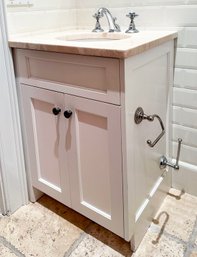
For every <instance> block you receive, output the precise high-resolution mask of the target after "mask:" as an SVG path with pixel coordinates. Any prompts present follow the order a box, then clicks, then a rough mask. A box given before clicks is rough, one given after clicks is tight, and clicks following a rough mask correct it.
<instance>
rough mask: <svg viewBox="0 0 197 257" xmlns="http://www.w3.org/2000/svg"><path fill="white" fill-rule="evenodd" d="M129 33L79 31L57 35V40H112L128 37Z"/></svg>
mask: <svg viewBox="0 0 197 257" xmlns="http://www.w3.org/2000/svg"><path fill="white" fill-rule="evenodd" d="M129 37H130V35H126V34H123V33H107V32H103V33H95V32H92V33H91V32H89V33H80V34H68V35H64V36H61V37H57V38H56V39H58V40H63V41H73V42H102V41H104V42H107V41H112V40H122V39H127V38H129Z"/></svg>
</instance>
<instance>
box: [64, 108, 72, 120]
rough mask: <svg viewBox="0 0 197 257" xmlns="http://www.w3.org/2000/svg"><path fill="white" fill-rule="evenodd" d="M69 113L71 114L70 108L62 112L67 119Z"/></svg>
mask: <svg viewBox="0 0 197 257" xmlns="http://www.w3.org/2000/svg"><path fill="white" fill-rule="evenodd" d="M71 115H72V111H71V110H66V111H65V112H64V117H65V118H66V119H69V118H70V116H71Z"/></svg>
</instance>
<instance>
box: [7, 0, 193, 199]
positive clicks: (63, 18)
mask: <svg viewBox="0 0 197 257" xmlns="http://www.w3.org/2000/svg"><path fill="white" fill-rule="evenodd" d="M34 3H35V4H34V6H32V7H22V8H19V7H13V8H10V7H9V8H8V9H7V10H8V21H9V31H10V32H11V33H16V32H27V31H37V30H41V29H47V30H50V29H51V30H53V29H63V28H64V27H66V28H71V27H76V28H90V29H92V28H93V27H94V25H95V20H94V18H93V17H92V15H93V14H94V13H95V12H96V10H97V9H98V8H99V7H101V6H105V7H108V8H109V9H110V10H111V12H112V13H113V15H114V16H116V17H117V18H118V19H117V23H119V24H120V25H121V27H122V28H123V31H124V30H125V29H126V28H127V27H128V24H129V19H128V18H127V17H126V16H125V15H126V14H127V13H128V12H129V11H131V10H134V11H135V12H136V13H138V14H139V17H137V18H136V26H137V28H139V29H146V30H148V29H157V30H164V29H165V30H169V29H170V30H178V31H179V38H178V49H177V56H176V69H175V83H174V101H173V107H172V109H173V113H174V115H173V116H174V118H173V121H172V126H173V145H174V146H175V147H174V152H176V143H175V141H176V140H177V138H178V137H181V138H183V146H182V151H181V161H182V165H181V166H182V168H181V170H180V171H179V172H177V171H175V172H174V173H173V174H174V178H173V181H174V182H173V185H174V186H175V187H177V188H180V189H181V188H185V189H186V190H187V192H189V193H192V194H195V195H197V186H196V181H197V0H122V1H120V0H108V1H105V0H94V1H92V0H75V1H74V0H67V1H64V0H55V1H54V0H34ZM101 24H102V26H106V21H105V18H102V20H101Z"/></svg>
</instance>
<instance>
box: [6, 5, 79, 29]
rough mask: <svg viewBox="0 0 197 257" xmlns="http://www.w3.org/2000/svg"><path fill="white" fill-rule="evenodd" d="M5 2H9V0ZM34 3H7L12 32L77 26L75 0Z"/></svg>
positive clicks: (9, 25) (9, 27)
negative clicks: (17, 4) (14, 4)
mask: <svg viewBox="0 0 197 257" xmlns="http://www.w3.org/2000/svg"><path fill="white" fill-rule="evenodd" d="M5 2H6V4H8V3H9V0H5ZM33 3H34V4H33V5H29V6H22V7H20V6H9V5H7V19H8V30H9V33H10V34H15V33H26V32H38V31H42V30H49V31H53V30H57V29H58V30H61V29H65V28H67V29H70V28H71V29H72V28H73V27H75V24H76V11H75V5H76V4H75V0H66V1H64V0H33Z"/></svg>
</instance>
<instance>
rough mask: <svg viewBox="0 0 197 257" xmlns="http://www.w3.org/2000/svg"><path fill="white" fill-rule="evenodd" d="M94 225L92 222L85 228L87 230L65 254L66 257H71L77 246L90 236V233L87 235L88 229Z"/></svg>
mask: <svg viewBox="0 0 197 257" xmlns="http://www.w3.org/2000/svg"><path fill="white" fill-rule="evenodd" d="M92 224H94V223H93V222H91V223H90V224H89V225H88V226H87V227H86V228H85V230H84V231H83V232H82V233H81V235H80V237H79V238H78V239H76V240H75V241H74V242H73V244H72V245H71V246H70V248H69V249H68V250H67V251H66V252H65V253H64V257H69V256H70V255H71V253H72V252H73V251H74V250H75V249H76V248H77V246H78V245H79V244H80V243H81V242H82V241H83V239H84V238H85V237H86V236H87V235H88V233H86V231H87V230H88V228H89V227H90V226H92Z"/></svg>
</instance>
